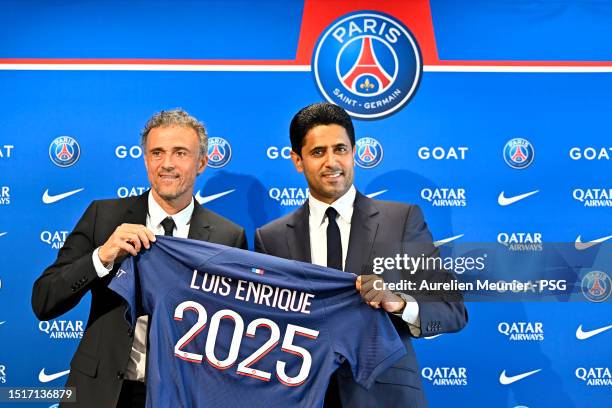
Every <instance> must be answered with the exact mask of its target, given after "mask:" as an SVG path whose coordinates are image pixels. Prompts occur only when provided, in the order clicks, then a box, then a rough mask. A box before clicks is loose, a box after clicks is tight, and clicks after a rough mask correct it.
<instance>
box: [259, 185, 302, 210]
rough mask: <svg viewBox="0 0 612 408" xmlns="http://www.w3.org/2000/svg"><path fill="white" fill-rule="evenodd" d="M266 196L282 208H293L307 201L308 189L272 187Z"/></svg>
mask: <svg viewBox="0 0 612 408" xmlns="http://www.w3.org/2000/svg"><path fill="white" fill-rule="evenodd" d="M268 196H269V197H270V198H271V199H273V200H274V201H276V202H278V203H279V205H280V206H282V207H295V206H300V205H302V204H304V202H305V201H306V200H307V199H308V189H307V188H301V187H284V188H278V187H273V188H271V189H270V190H269V191H268Z"/></svg>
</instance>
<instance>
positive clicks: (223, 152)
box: [207, 137, 232, 169]
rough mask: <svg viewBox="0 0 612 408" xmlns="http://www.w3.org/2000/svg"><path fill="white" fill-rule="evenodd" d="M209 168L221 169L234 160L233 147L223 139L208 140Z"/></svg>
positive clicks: (212, 138) (213, 138)
mask: <svg viewBox="0 0 612 408" xmlns="http://www.w3.org/2000/svg"><path fill="white" fill-rule="evenodd" d="M207 155H208V167H212V168H213V169H219V168H221V167H224V166H225V165H227V163H229V161H230V159H231V158H232V147H231V146H230V144H229V143H228V142H227V140H225V139H223V138H221V137H211V138H209V139H208V154H207Z"/></svg>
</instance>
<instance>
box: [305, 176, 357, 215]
mask: <svg viewBox="0 0 612 408" xmlns="http://www.w3.org/2000/svg"><path fill="white" fill-rule="evenodd" d="M356 195H357V190H356V189H355V186H354V185H351V188H349V189H348V191H347V192H346V193H344V195H343V196H342V197H340V198H339V199H337V200H336V201H334V202H333V203H331V207H334V209H335V210H336V211H338V214H339V215H340V217H341V218H342V219H343V220H344V221H345V222H346V223H348V224H350V223H351V217H352V216H353V203H354V202H355V197H356ZM327 207H330V205H329V204H326V203H324V202H323V201H319V200H317V199H316V198H314V197H313V196H312V195H311V196H309V197H308V208H309V210H310V216H311V217H313V218H314V219H315V220H317V221H318V222H320V223H323V221H324V220H325V210H327Z"/></svg>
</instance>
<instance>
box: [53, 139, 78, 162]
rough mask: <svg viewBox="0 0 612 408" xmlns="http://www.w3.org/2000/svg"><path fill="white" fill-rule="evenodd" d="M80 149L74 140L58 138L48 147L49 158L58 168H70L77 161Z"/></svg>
mask: <svg viewBox="0 0 612 408" xmlns="http://www.w3.org/2000/svg"><path fill="white" fill-rule="evenodd" d="M80 155H81V147H80V146H79V143H78V142H77V141H76V139H75V138H73V137H70V136H60V137H58V138H56V139H55V140H54V141H52V142H51V145H50V146H49V158H50V159H51V161H52V162H53V164H55V165H56V166H59V167H70V166H72V165H73V164H74V163H76V162H77V160H79V156H80Z"/></svg>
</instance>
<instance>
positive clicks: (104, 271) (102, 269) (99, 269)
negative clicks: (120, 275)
mask: <svg viewBox="0 0 612 408" xmlns="http://www.w3.org/2000/svg"><path fill="white" fill-rule="evenodd" d="M99 251H100V247H98V248H96V249H95V250H94V251H93V254H92V255H91V258H92V260H93V264H94V268H95V269H96V273H97V274H98V276H99V277H100V278H103V277H105V276H106V275H108V274H109V273H110V272H111V271H112V270H113V265H114V264H112V263H111V264H109V265H108V266H104V264H103V263H102V261H101V260H100V257H99V256H98V252H99Z"/></svg>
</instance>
